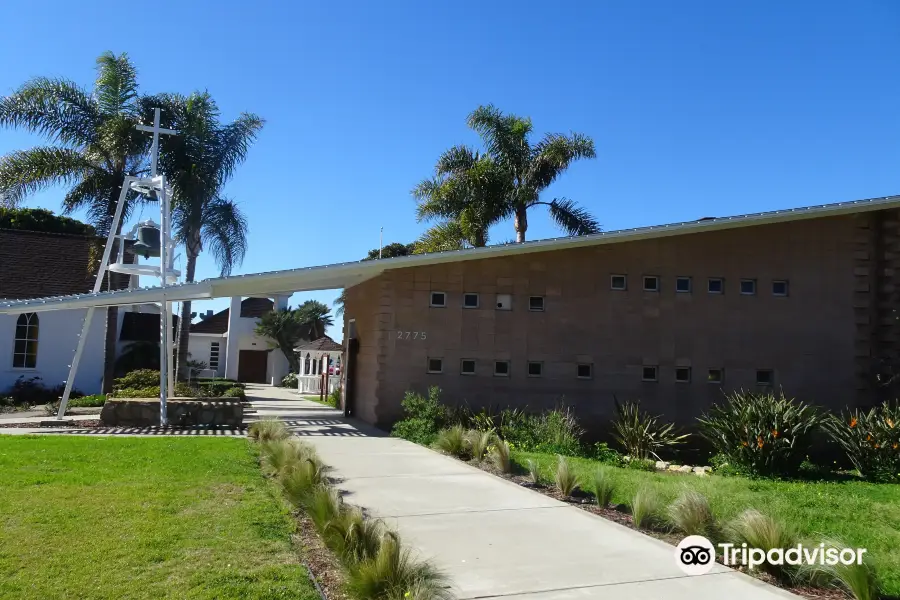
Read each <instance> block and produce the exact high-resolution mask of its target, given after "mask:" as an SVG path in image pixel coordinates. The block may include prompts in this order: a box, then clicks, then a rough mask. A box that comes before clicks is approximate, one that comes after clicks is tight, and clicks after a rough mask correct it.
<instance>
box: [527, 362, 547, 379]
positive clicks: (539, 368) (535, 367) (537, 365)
mask: <svg viewBox="0 0 900 600" xmlns="http://www.w3.org/2000/svg"><path fill="white" fill-rule="evenodd" d="M543 375H544V363H542V362H529V363H528V376H529V377H542V376H543Z"/></svg>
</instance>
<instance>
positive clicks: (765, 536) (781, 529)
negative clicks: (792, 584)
mask: <svg viewBox="0 0 900 600" xmlns="http://www.w3.org/2000/svg"><path fill="white" fill-rule="evenodd" d="M726 534H727V535H728V537H729V538H730V540H731V541H732V542H733V543H734V544H735V545H741V544H743V543H746V544H747V547H748V548H759V549H760V550H762V551H763V552H765V553H766V554H768V552H769V550H772V549H775V548H781V549H787V548H791V547H794V546H796V545H797V535H796V533H795V532H794V530H793V529H792V528H791V527H789V526H787V525H785V524H784V523H782V522H781V521H777V520H775V519H773V518H772V517H770V516H768V515H764V514H763V513H761V512H759V511H758V510H756V509H752V508H751V509H747V510H745V511H744V512H742V513H741V514H740V515H738V516H737V518H735V520H734V521H732V522H731V523H730V524H729V525H728V528H727V531H726ZM759 568H760V569H761V570H763V571H765V572H767V573H769V574H770V575H772V576H773V577H776V578H778V579H780V580H781V581H789V580H790V579H791V573H792V570H793V569H792V567H791V566H790V565H787V564H782V565H773V564H770V563H769V562H768V561H764V562H763V563H762V564H761V565H760V566H759Z"/></svg>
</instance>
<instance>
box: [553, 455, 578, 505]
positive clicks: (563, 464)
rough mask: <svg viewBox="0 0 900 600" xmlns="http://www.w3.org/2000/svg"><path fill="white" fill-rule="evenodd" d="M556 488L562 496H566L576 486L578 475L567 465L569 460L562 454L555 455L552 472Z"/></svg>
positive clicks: (570, 493)
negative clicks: (554, 469)
mask: <svg viewBox="0 0 900 600" xmlns="http://www.w3.org/2000/svg"><path fill="white" fill-rule="evenodd" d="M553 481H554V483H555V484H556V489H557V490H559V493H560V494H562V495H563V497H565V498H568V497H569V496H571V495H572V492H574V491H575V488H577V487H578V483H579V482H578V476H577V475H576V474H575V473H574V472H573V471H572V468H571V467H570V466H569V461H568V460H566V458H565V457H564V456H562V455H558V456H557V457H556V472H555V473H554V474H553Z"/></svg>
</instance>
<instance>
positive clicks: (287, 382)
mask: <svg viewBox="0 0 900 600" xmlns="http://www.w3.org/2000/svg"><path fill="white" fill-rule="evenodd" d="M281 387H286V388H294V389H297V374H296V373H288V374H287V375H285V376H284V377H282V378H281Z"/></svg>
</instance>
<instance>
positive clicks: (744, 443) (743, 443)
mask: <svg viewBox="0 0 900 600" xmlns="http://www.w3.org/2000/svg"><path fill="white" fill-rule="evenodd" d="M741 445H742V446H743V447H745V448H746V447H747V446H749V445H750V444H748V443H747V440H744V441H743V442H741Z"/></svg>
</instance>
